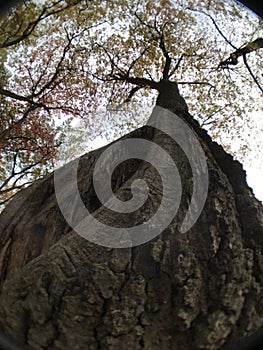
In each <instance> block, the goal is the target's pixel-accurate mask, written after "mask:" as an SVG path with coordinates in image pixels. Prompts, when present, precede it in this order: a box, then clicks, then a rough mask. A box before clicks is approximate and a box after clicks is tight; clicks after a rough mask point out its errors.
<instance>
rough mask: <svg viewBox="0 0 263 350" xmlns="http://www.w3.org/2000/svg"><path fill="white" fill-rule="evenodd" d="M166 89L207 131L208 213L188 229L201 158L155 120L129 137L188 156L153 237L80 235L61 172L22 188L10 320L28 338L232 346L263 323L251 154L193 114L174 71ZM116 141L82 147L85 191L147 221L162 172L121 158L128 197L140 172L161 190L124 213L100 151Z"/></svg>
mask: <svg viewBox="0 0 263 350" xmlns="http://www.w3.org/2000/svg"><path fill="white" fill-rule="evenodd" d="M158 90H159V97H158V100H157V104H158V106H160V107H162V108H165V109H168V110H169V111H170V112H172V113H176V114H177V115H178V116H179V117H180V118H181V119H182V120H183V121H184V122H185V123H187V125H189V126H190V127H191V129H193V130H194V131H195V133H196V134H197V137H198V140H199V142H200V144H201V145H202V148H203V149H204V152H205V155H206V162H207V166H208V171H209V188H208V195H207V199H206V203H205V206H204V209H203V211H202V213H201V215H200V217H199V218H198V220H197V221H196V223H195V224H194V225H193V226H192V227H191V228H190V230H188V231H187V232H186V233H182V232H181V231H180V227H181V224H182V222H183V220H184V217H185V215H186V213H187V209H188V206H189V203H190V200H191V194H192V192H193V180H192V173H191V167H190V165H189V160H188V159H187V158H186V156H185V155H184V154H183V152H182V150H180V147H179V145H178V144H177V143H176V142H175V141H174V140H171V138H170V137H169V136H168V135H167V134H165V133H163V132H162V131H160V130H158V129H155V128H153V127H150V126H145V127H142V128H140V129H138V130H136V131H134V132H132V133H131V134H129V135H127V136H125V137H124V138H122V140H124V139H134V138H142V139H146V140H149V141H150V142H153V143H155V144H159V145H160V146H162V147H163V148H164V149H165V151H166V152H168V153H169V154H170V155H171V157H172V158H173V159H174V160H175V161H176V163H177V167H178V169H179V171H180V175H181V181H182V187H183V190H182V191H183V192H182V200H181V204H180V207H179V209H178V211H177V214H176V216H175V218H174V219H173V220H172V222H171V223H170V224H169V225H168V226H167V228H166V229H164V230H163V232H162V233H161V234H160V235H158V236H157V237H156V238H154V239H152V240H151V241H149V242H146V243H145V244H142V245H138V246H133V247H128V248H121V249H117V248H109V247H104V246H100V245H97V244H94V243H91V242H90V241H88V240H86V239H84V238H83V237H81V236H80V235H78V234H77V233H76V232H74V231H73V230H72V229H71V227H70V226H69V225H68V224H67V222H66V221H65V219H64V218H63V215H62V214H61V212H60V209H59V207H58V204H57V200H56V195H55V190H54V177H53V174H51V175H49V176H47V177H46V178H44V179H43V180H39V181H37V182H36V183H34V184H33V185H32V186H31V187H29V188H28V189H26V190H23V191H22V192H20V193H19V194H18V195H17V196H16V197H15V198H14V199H13V201H12V202H11V203H10V204H9V205H8V207H7V208H6V209H5V210H4V211H3V213H2V214H1V216H0V230H1V236H0V248H1V250H0V272H1V283H2V287H1V288H2V289H1V297H0V327H1V329H2V331H3V332H4V333H5V334H6V335H9V336H11V337H12V338H14V339H16V340H17V341H18V342H20V344H24V345H28V346H29V347H30V348H31V349H36V350H40V349H50V350H51V349H52V350H54V349H55V350H56V349H57V350H58V349H76V350H77V349H79V350H82V349H83V350H87V349H89V350H95V349H105V350H106V349H111V350H115V349H133V350H137V349H149V350H155V349H156V350H157V349H158V350H159V349H164V350H167V349H172V350H177V349H178V350H181V349H189V350H190V349H193V350H197V349H209V350H213V349H220V348H222V347H223V346H230V347H232V346H233V344H235V343H236V342H237V341H238V340H239V339H240V338H243V337H246V336H247V335H249V334H250V333H252V332H254V331H255V330H257V329H258V328H259V327H260V326H261V324H262V316H263V295H262V290H263V289H262V281H263V273H262V272H263V258H262V232H263V208H262V205H261V203H260V202H259V201H258V200H257V199H256V198H255V197H254V196H253V194H252V191H251V189H250V188H249V187H248V186H247V184H246V175H245V172H244V171H243V169H242V166H241V164H240V163H238V162H237V161H234V160H233V158H232V156H230V155H228V154H227V153H226V152H224V150H223V148H222V147H221V146H219V145H218V144H217V143H215V142H212V140H211V139H210V137H209V136H208V135H207V134H206V132H205V131H204V130H202V129H201V128H200V127H199V125H198V123H197V122H196V121H194V120H193V119H192V117H191V116H190V114H189V113H188V111H187V105H186V103H185V102H184V100H183V99H182V97H181V96H180V95H179V92H178V88H177V85H176V84H175V83H171V82H162V84H159V89H158ZM159 122H160V123H162V120H161V119H160V120H159ZM109 147H112V145H109V146H107V147H104V148H102V149H99V150H96V151H94V152H91V153H89V154H86V155H84V156H83V157H81V159H80V162H79V167H78V188H79V192H80V195H81V198H82V200H83V202H84V203H85V205H86V207H87V208H88V209H89V211H90V212H92V213H93V215H94V217H96V218H97V219H99V220H100V221H103V222H104V223H106V224H109V225H110V226H116V227H126V226H127V225H128V226H133V225H134V224H140V223H142V222H143V221H144V220H145V219H148V218H150V217H151V216H152V215H153V214H154V213H155V212H156V210H157V208H158V205H159V204H160V200H161V192H162V182H161V181H160V176H159V175H158V173H157V172H156V171H155V170H154V169H153V167H152V166H151V165H150V164H149V163H148V162H145V161H143V160H135V159H131V160H130V161H125V162H123V163H121V164H120V165H119V166H118V167H117V168H116V171H114V173H113V177H112V187H113V192H114V193H115V194H116V196H117V197H118V198H119V199H122V200H128V199H130V191H129V189H130V185H131V183H132V182H133V181H134V179H137V178H144V179H145V180H146V181H147V183H148V184H149V188H150V190H149V196H148V199H147V201H146V203H145V204H144V205H143V206H142V208H141V209H139V210H137V211H136V212H135V213H132V214H120V213H113V212H112V211H110V210H108V209H107V208H105V207H104V206H103V205H101V203H100V201H99V199H98V198H97V196H96V193H95V190H94V188H93V184H92V176H93V170H94V166H95V163H96V160H97V159H98V158H99V156H100V155H101V154H102V153H103V151H104V150H105V149H107V148H109ZM191 151H192V152H193V153H194V152H195V149H194V147H192V149H191ZM61 186H63V184H62V185H61ZM63 191H64V194H65V198H67V199H66V201H67V203H68V208H67V209H68V210H71V214H72V215H74V220H75V222H77V221H78V220H81V219H82V215H83V214H82V213H79V212H78V207H76V205H75V202H74V198H70V192H69V189H68V188H67V186H66V185H65V188H64V189H63ZM125 215H127V216H125ZM91 230H92V228H91ZM94 235H96V232H94Z"/></svg>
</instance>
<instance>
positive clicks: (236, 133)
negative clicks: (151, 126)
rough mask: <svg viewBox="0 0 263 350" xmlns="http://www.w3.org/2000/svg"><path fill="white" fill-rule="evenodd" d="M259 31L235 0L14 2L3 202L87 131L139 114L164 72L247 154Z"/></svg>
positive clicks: (143, 114)
mask: <svg viewBox="0 0 263 350" xmlns="http://www.w3.org/2000/svg"><path fill="white" fill-rule="evenodd" d="M262 32H263V31H262V22H261V20H260V19H259V18H257V17H251V16H249V14H248V13H247V12H246V11H244V10H243V9H242V7H240V5H239V4H237V3H236V2H233V1H229V2H227V3H226V2H225V1H221V0H198V1H195V2H192V1H188V0H181V1H178V2H175V1H169V0H162V1H158V2H157V1H155V0H137V1H130V0H117V1H114V2H112V1H98V0H96V1H85V0H66V1H64V0H57V1H55V0H46V1H36V0H35V1H33V0H32V1H26V2H24V3H21V4H20V5H19V6H17V7H16V8H13V9H12V10H10V11H9V12H8V13H6V14H5V15H4V16H3V17H2V18H1V26H0V55H1V63H0V74H1V80H0V106H1V126H0V148H1V159H0V180H1V182H0V196H1V199H0V203H5V202H6V201H8V200H9V198H10V197H11V196H12V195H13V194H14V193H15V192H16V191H17V190H18V189H20V188H21V187H23V186H25V185H26V184H28V183H30V182H32V181H33V180H35V179H36V178H38V177H40V176H43V175H44V174H46V173H47V172H48V171H50V170H51V169H52V168H53V166H54V163H56V162H57V159H63V158H65V154H66V157H68V147H67V146H66V145H67V144H70V147H71V148H72V143H74V144H75V150H74V149H71V152H72V155H76V154H77V153H78V151H80V146H81V145H82V146H83V143H85V141H86V140H87V138H88V137H90V138H91V137H93V138H95V137H96V136H99V135H101V134H103V133H104V134H105V133H106V134H107V135H108V137H109V138H113V137H117V136H120V135H122V134H123V133H126V132H127V131H130V130H132V129H134V128H137V127H138V126H140V125H142V124H144V123H145V121H146V120H147V118H148V116H149V114H148V113H147V110H148V109H147V108H146V106H152V105H153V104H154V101H155V99H156V96H157V92H158V83H159V82H160V81H162V80H169V81H174V82H176V83H177V84H178V86H179V88H180V91H181V93H182V95H183V96H184V98H185V99H186V102H187V104H188V107H189V110H190V113H191V114H192V115H193V116H194V117H195V118H196V119H197V120H198V121H199V122H200V124H201V125H202V126H203V127H205V128H207V129H209V132H210V134H211V135H212V136H213V137H214V138H216V139H217V140H219V141H221V143H223V144H224V146H225V147H226V148H227V149H231V141H232V139H233V138H234V139H236V143H235V146H234V147H232V149H231V151H232V152H233V153H236V154H238V155H239V156H242V155H244V154H245V151H246V150H247V149H248V148H249V145H248V139H249V131H247V130H248V129H251V130H252V131H253V130H254V131H253V132H254V134H255V132H256V131H255V129H256V128H258V126H256V123H257V118H258V116H259V111H260V110H261V108H262V99H261V96H262V86H263V83H262V74H261V72H262V62H263V60H262V50H261V48H262V35H263V33H262ZM76 124H77V125H78V129H76V127H74V125H76ZM74 130H75V131H74ZM76 130H77V131H76ZM244 130H246V131H244ZM258 132H260V130H259V128H258ZM83 140H84V141H83ZM252 147H258V148H259V149H260V145H257V144H255V145H252ZM82 150H84V148H82Z"/></svg>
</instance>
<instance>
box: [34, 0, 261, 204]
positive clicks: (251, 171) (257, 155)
mask: <svg viewBox="0 0 263 350" xmlns="http://www.w3.org/2000/svg"><path fill="white" fill-rule="evenodd" d="M34 1H35V2H41V1H42V0H34ZM249 15H250V16H254V15H253V14H252V12H250V11H249ZM236 30H237V34H238V28H236ZM252 118H254V119H256V120H258V122H257V123H258V124H257V128H256V131H258V130H260V129H261V130H263V112H261V113H260V112H258V113H257V114H255V115H252ZM248 132H251V130H250V129H249V128H248ZM259 135H260V136H259ZM259 135H258V134H256V133H255V134H253V132H252V133H251V136H250V137H249V139H250V141H249V142H250V143H251V148H252V152H250V154H249V155H248V156H247V157H246V158H245V159H244V160H243V161H242V163H243V166H244V169H245V170H246V171H247V181H248V185H249V186H250V187H252V189H253V192H254V194H255V196H256V197H257V198H258V199H259V200H261V201H263V181H262V179H263V152H262V151H253V149H254V150H256V149H257V150H261V149H262V148H263V135H262V133H261V134H259ZM111 141H112V140H111ZM107 143H109V140H108V139H107V138H106V137H104V136H102V137H101V136H100V137H97V138H96V139H95V140H91V141H88V142H87V151H90V150H92V149H96V148H99V147H101V146H103V145H106V144H107ZM235 143H238V140H234V139H233V140H232V146H233V149H234V148H235Z"/></svg>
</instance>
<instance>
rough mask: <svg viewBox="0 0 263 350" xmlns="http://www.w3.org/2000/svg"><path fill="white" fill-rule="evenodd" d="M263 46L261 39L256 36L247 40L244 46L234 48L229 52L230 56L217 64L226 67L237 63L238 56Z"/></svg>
mask: <svg viewBox="0 0 263 350" xmlns="http://www.w3.org/2000/svg"><path fill="white" fill-rule="evenodd" d="M262 48H263V39H262V38H258V39H256V40H254V41H251V42H249V43H248V44H246V45H245V46H243V47H241V48H239V49H236V50H235V51H234V52H232V53H231V54H230V56H229V57H228V58H227V59H226V60H225V61H223V62H221V63H220V64H219V66H220V67H223V68H225V67H228V65H237V64H238V58H239V57H240V56H243V57H244V56H245V55H246V54H248V53H250V52H253V51H256V50H259V49H262Z"/></svg>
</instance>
